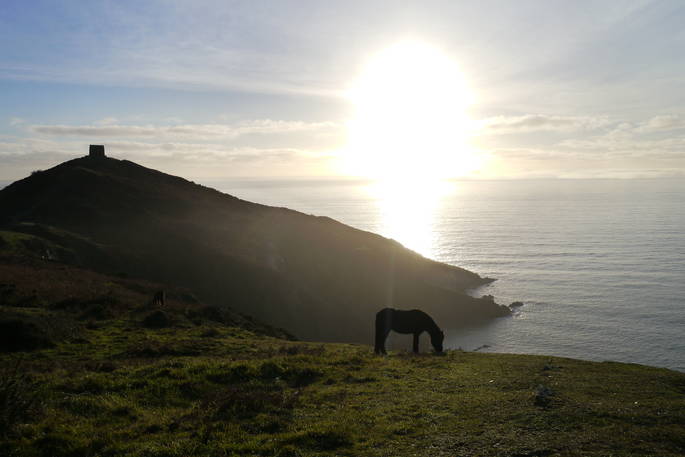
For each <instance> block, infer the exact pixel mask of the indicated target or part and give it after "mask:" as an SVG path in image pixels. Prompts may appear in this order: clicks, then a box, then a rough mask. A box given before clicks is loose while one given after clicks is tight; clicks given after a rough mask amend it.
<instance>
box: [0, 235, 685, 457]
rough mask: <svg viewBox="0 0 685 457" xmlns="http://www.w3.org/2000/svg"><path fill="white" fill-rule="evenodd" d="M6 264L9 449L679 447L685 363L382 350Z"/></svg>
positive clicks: (102, 280) (3, 394)
mask: <svg viewBox="0 0 685 457" xmlns="http://www.w3.org/2000/svg"><path fill="white" fill-rule="evenodd" d="M14 241H17V240H16V239H15V240H14ZM0 278H2V282H3V285H2V286H0V300H1V301H0V303H1V305H0V327H2V329H1V330H2V332H0V336H3V335H7V332H8V330H12V331H14V332H15V335H14V338H13V339H7V338H5V339H4V340H2V343H3V344H0V349H1V352H0V371H2V373H0V401H1V402H2V405H3V407H2V408H1V409H0V455H3V456H54V457H59V456H72V457H76V456H118V455H133V456H160V457H161V456H190V455H198V456H231V455H240V456H243V455H255V456H315V455H318V456H322V455H347V456H395V455H421V456H423V455H426V456H440V455H444V456H454V455H464V456H510V457H513V456H518V457H523V456H555V455H563V456H610V455H611V456H628V455H633V456H644V455H659V456H676V455H685V395H684V394H685V374H683V373H677V372H673V371H669V370H665V369H656V368H650V367H645V366H639V365H629V364H619V363H593V362H582V361H577V360H570V359H560V358H550V357H539V356H525V355H500V354H481V353H468V352H461V351H449V352H447V354H446V355H443V356H437V355H432V354H422V355H419V356H414V355H411V354H408V353H405V352H393V353H391V354H390V355H389V356H387V357H381V356H375V355H373V354H372V348H371V347H370V346H367V345H349V344H332V343H311V342H309V343H307V342H297V341H289V340H288V339H287V337H288V335H287V334H285V333H284V332H280V331H278V330H276V329H272V328H270V327H268V326H263V325H260V324H258V323H255V322H254V321H252V320H250V319H247V318H245V317H241V316H240V315H238V314H237V313H234V314H231V315H225V314H217V311H216V309H215V308H210V307H206V306H205V305H203V304H201V303H199V302H197V301H196V300H195V299H194V298H193V297H192V295H189V294H188V292H187V291H185V290H184V289H176V290H171V291H170V298H169V300H168V304H167V305H166V306H165V308H164V309H158V308H157V307H155V306H151V305H150V304H149V303H148V300H149V297H150V292H151V291H154V290H156V289H157V288H158V287H160V285H159V284H153V283H147V282H144V281H137V280H130V279H122V278H116V277H112V276H105V275H101V274H98V273H92V272H87V271H83V270H78V269H74V268H73V267H68V266H65V265H60V264H55V263H51V262H42V263H40V262H39V261H35V260H31V259H27V258H24V260H23V261H22V262H10V261H9V260H7V259H6V260H5V262H4V263H2V265H1V267H0ZM212 310H214V311H212ZM160 313H162V314H163V316H164V318H161V319H160V318H159V315H160ZM154 316H157V317H156V318H155V317H154ZM17 322H22V323H23V324H22V325H17ZM8 323H10V325H8ZM410 339H411V338H409V337H408V338H407V348H409V346H410V344H411V342H410ZM8 341H14V342H15V343H17V344H14V345H12V344H8Z"/></svg>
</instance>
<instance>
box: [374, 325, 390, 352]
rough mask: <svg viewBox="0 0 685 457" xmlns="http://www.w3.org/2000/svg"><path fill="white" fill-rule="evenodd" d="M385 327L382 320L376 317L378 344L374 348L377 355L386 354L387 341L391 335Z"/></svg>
mask: <svg viewBox="0 0 685 457" xmlns="http://www.w3.org/2000/svg"><path fill="white" fill-rule="evenodd" d="M385 327H386V326H385V324H384V323H383V322H382V319H379V318H378V317H376V344H375V348H374V352H375V353H376V354H385V339H386V338H387V337H388V333H389V331H388V330H387V329H386V328H385Z"/></svg>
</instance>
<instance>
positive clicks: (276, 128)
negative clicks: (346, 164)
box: [29, 119, 340, 140]
mask: <svg viewBox="0 0 685 457" xmlns="http://www.w3.org/2000/svg"><path fill="white" fill-rule="evenodd" d="M338 128H340V126H339V125H338V124H336V123H334V122H303V121H280V120H272V119H257V120H250V121H243V122H238V123H234V124H185V125H167V126H153V125H147V126H141V125H119V124H112V123H102V122H100V123H98V125H32V126H31V127H30V128H29V129H30V131H31V132H33V133H38V134H41V135H51V136H61V137H74V136H85V137H90V138H93V137H97V138H120V137H127V138H143V137H155V138H184V139H198V140H202V139H207V138H224V139H235V138H238V137H241V136H245V135H274V134H286V133H295V132H298V133H299V132H324V131H334V130H336V129H338Z"/></svg>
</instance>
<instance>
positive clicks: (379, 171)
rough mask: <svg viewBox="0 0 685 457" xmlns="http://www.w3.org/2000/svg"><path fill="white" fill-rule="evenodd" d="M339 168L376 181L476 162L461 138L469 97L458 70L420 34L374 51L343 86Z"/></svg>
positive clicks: (463, 168) (458, 169)
mask: <svg viewBox="0 0 685 457" xmlns="http://www.w3.org/2000/svg"><path fill="white" fill-rule="evenodd" d="M348 97H349V99H350V101H351V102H352V104H353V106H354V118H353V119H351V120H350V121H349V122H348V124H347V127H348V144H347V147H346V149H345V151H344V154H343V167H344V172H345V173H347V174H351V175H355V176H363V177H367V178H372V179H376V180H379V181H385V182H391V181H405V180H406V179H412V180H414V181H415V180H423V181H429V180H436V179H445V178H450V177H457V176H463V175H466V174H468V173H469V172H471V171H473V170H474V169H475V168H477V167H478V160H477V159H478V158H477V156H475V155H474V154H473V153H471V152H470V151H469V148H468V147H467V144H466V137H467V132H468V129H469V119H468V117H467V114H466V110H467V107H468V106H469V104H470V103H471V102H472V100H473V94H472V92H471V91H470V90H469V89H468V87H467V84H466V82H465V79H464V76H463V74H462V72H461V71H460V69H459V68H458V66H457V64H456V62H454V61H453V60H452V59H451V58H450V57H449V56H448V55H447V54H445V53H443V52H442V51H441V50H439V49H438V48H436V47H433V46H431V45H428V44H426V43H423V42H420V41H404V42H400V43H397V44H395V45H393V46H391V47H388V48H386V49H384V50H382V51H381V52H379V53H377V54H376V55H375V56H373V58H371V59H370V60H369V62H368V63H367V64H366V66H365V67H364V69H363V71H362V72H361V74H360V75H359V76H358V77H357V79H356V80H355V81H354V83H353V84H352V86H351V88H350V90H349V91H348Z"/></svg>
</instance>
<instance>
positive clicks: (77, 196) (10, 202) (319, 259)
mask: <svg viewBox="0 0 685 457" xmlns="http://www.w3.org/2000/svg"><path fill="white" fill-rule="evenodd" d="M0 208H1V209H2V211H0V228H3V229H4V230H6V231H7V232H8V233H19V234H23V235H30V236H31V237H32V240H31V242H30V243H31V246H32V250H33V252H34V254H37V255H39V256H40V257H44V258H46V259H49V260H53V261H57V262H60V263H65V264H69V265H74V266H79V267H82V268H86V269H90V270H95V271H98V272H101V273H104V274H110V275H116V276H119V277H125V278H139V279H144V280H149V281H153V282H158V283H161V284H171V285H173V286H178V287H184V288H187V289H189V290H191V291H192V292H193V293H194V294H196V295H197V296H198V298H200V299H201V300H202V301H203V302H205V303H207V304H210V305H214V306H219V307H222V308H226V307H229V308H232V309H235V310H237V311H239V312H242V313H245V314H248V315H250V316H253V317H255V318H256V319H258V320H261V321H262V322H265V323H266V324H269V325H272V326H275V327H280V328H285V329H287V330H288V331H289V332H291V333H293V334H294V335H295V336H297V337H299V338H303V339H308V340H317V341H339V342H346V341H347V342H367V341H369V340H370V338H371V335H372V321H373V316H374V313H375V312H376V311H377V310H378V309H380V308H382V307H384V306H388V305H392V306H396V307H398V308H421V309H424V310H426V311H427V312H429V313H430V314H431V315H433V316H434V317H435V318H436V319H437V320H438V322H440V323H441V325H442V326H446V327H450V328H452V327H457V326H459V325H461V324H465V323H470V322H473V321H478V320H486V319H491V318H494V317H497V316H503V315H507V314H508V309H507V308H506V307H504V306H499V305H497V304H496V303H494V302H493V301H492V300H491V299H489V298H473V297H471V296H469V295H468V294H466V292H465V291H466V290H467V289H469V288H473V287H477V286H479V285H482V284H485V283H486V282H487V281H488V280H487V279H484V278H481V277H480V276H478V275H477V274H475V273H472V272H469V271H467V270H464V269H462V268H458V267H454V266H450V265H446V264H442V263H439V262H434V261H432V260H429V259H426V258H424V257H422V256H420V255H418V254H416V253H415V252H412V251H410V250H408V249H406V248H404V247H403V246H401V245H400V244H399V243H397V242H395V241H393V240H389V239H386V238H383V237H381V236H379V235H376V234H373V233H369V232H364V231H361V230H357V229H354V228H352V227H349V226H346V225H344V224H341V223H339V222H337V221H334V220H332V219H330V218H327V217H316V216H311V215H306V214H303V213H299V212H297V211H293V210H289V209H286V208H275V207H269V206H264V205H260V204H256V203H251V202H247V201H244V200H241V199H239V198H236V197H233V196H230V195H227V194H223V193H221V192H218V191H216V190H214V189H210V188H207V187H204V186H201V185H198V184H195V183H193V182H190V181H187V180H185V179H183V178H180V177H176V176H171V175H168V174H165V173H162V172H159V171H156V170H151V169H148V168H145V167H143V166H140V165H137V164H135V163H133V162H130V161H126V160H117V159H113V158H109V157H104V156H101V157H90V156H89V157H82V158H78V159H74V160H70V161H67V162H64V163H62V164H60V165H57V166H55V167H53V168H51V169H49V170H45V171H40V172H36V173H33V174H32V175H31V176H29V177H27V178H25V179H22V180H20V181H17V182H15V183H13V184H11V185H9V186H7V187H6V188H4V189H2V190H0Z"/></svg>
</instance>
